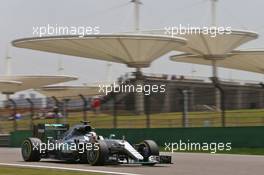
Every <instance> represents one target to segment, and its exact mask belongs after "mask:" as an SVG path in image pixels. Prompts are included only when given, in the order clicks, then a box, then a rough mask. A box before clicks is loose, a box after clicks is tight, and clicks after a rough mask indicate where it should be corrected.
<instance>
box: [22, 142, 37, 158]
mask: <svg viewBox="0 0 264 175" xmlns="http://www.w3.org/2000/svg"><path fill="white" fill-rule="evenodd" d="M40 145H41V140H40V139H38V138H27V139H26V140H25V141H24V142H23V143H22V147H21V153H22V157H23V159H24V161H27V162H38V161H40V159H41V157H40V149H39V148H40Z"/></svg>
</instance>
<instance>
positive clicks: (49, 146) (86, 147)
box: [33, 141, 100, 153]
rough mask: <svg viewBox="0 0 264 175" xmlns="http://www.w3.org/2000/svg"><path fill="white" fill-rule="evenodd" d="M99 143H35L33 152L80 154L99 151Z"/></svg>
mask: <svg viewBox="0 0 264 175" xmlns="http://www.w3.org/2000/svg"><path fill="white" fill-rule="evenodd" d="M99 148H100V147H99V143H65V142H61V143H57V142H55V143H53V142H50V141H48V142H47V143H33V150H34V151H39V152H40V153H45V152H46V151H62V152H72V151H77V152H78V153H84V152H85V151H92V150H95V151H97V150H99Z"/></svg>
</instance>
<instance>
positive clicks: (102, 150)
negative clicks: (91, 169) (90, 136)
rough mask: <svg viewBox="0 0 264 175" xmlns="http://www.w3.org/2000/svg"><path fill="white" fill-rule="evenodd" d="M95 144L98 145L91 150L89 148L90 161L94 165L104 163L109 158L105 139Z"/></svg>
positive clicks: (88, 158)
mask: <svg viewBox="0 0 264 175" xmlns="http://www.w3.org/2000/svg"><path fill="white" fill-rule="evenodd" d="M95 144H96V147H94V148H93V149H91V150H87V160H88V163H89V164H90V165H92V166H101V165H104V164H105V163H106V161H107V159H108V154H109V150H108V146H107V144H106V143H105V142H104V141H103V140H98V142H96V143H95ZM97 146H98V147H97Z"/></svg>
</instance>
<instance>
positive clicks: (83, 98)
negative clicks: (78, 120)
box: [79, 94, 88, 121]
mask: <svg viewBox="0 0 264 175" xmlns="http://www.w3.org/2000/svg"><path fill="white" fill-rule="evenodd" d="M79 96H80V98H81V99H82V101H83V121H88V117H87V108H88V100H87V99H86V98H85V97H84V96H83V95H82V94H80V95H79Z"/></svg>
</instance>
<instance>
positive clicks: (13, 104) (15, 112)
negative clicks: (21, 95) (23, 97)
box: [8, 98, 17, 131]
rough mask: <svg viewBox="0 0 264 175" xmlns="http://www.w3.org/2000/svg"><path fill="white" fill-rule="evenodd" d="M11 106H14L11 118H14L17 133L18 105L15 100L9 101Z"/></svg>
mask: <svg viewBox="0 0 264 175" xmlns="http://www.w3.org/2000/svg"><path fill="white" fill-rule="evenodd" d="M8 101H9V102H10V103H11V104H12V106H13V111H12V116H11V117H13V128H14V131H16V130H17V121H16V114H17V104H16V102H15V100H13V99H11V98H10V99H9V100H8Z"/></svg>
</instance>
